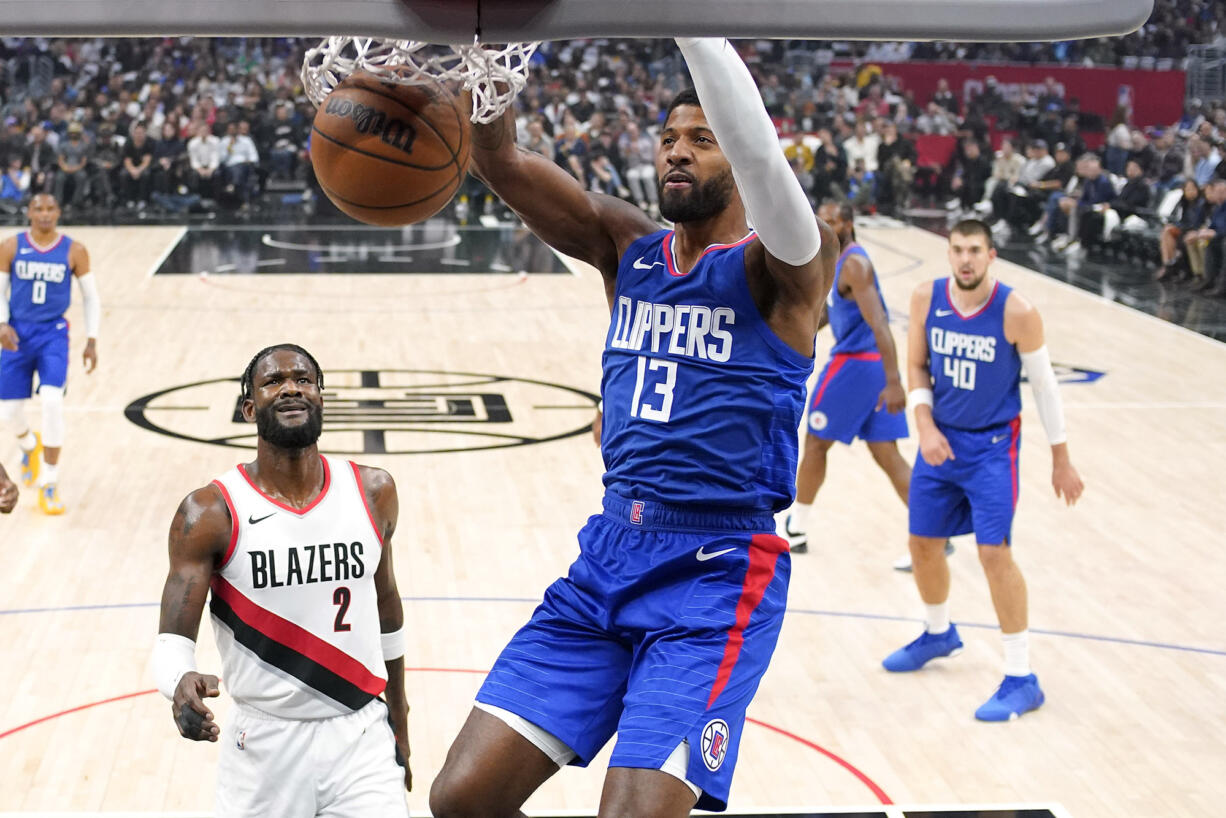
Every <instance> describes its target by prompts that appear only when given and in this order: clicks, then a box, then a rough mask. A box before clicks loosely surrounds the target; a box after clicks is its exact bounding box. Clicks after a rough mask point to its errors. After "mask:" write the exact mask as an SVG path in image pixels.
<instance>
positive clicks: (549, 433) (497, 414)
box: [124, 369, 599, 455]
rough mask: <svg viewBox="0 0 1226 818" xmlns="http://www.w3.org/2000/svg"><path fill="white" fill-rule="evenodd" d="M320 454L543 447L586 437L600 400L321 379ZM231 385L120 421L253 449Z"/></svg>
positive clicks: (475, 386) (557, 388)
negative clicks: (568, 439)
mask: <svg viewBox="0 0 1226 818" xmlns="http://www.w3.org/2000/svg"><path fill="white" fill-rule="evenodd" d="M324 383H325V385H326V387H327V388H326V389H325V390H324V396H323V397H324V425H323V435H322V436H321V437H320V439H319V447H320V449H321V450H322V451H324V452H326V453H328V454H338V455H360V454H437V453H441V452H464V451H479V450H483V449H502V448H508V447H511V446H526V445H529V444H532V443H546V442H549V441H551V440H560V439H562V438H565V437H572V436H574V435H580V434H584V433H585V432H588V431H590V430H591V425H592V418H593V416H594V414H595V411H596V403H597V401H598V400H599V395H594V394H592V393H590V392H586V391H584V390H582V389H576V388H574V387H570V386H564V385H562V384H554V383H548V382H546V381H537V380H531V379H528V378H514V377H509V376H505V375H490V374H479V373H472V372H445V371H440V370H426V369H340V370H332V369H330V370H327V371H325V373H324ZM241 403H242V401H241V398H240V396H239V379H238V378H218V379H216V380H209V381H197V382H196V383H189V384H184V385H182V386H174V387H170V388H168V389H162V390H160V391H158V392H153V393H151V394H148V395H145V396H143V397H140V398H137V399H136V400H134V401H132V403H130V404H129V405H128V406H127V407H126V408H125V409H124V415H125V416H126V417H127V418H128V420H130V421H132V422H133V423H135V424H136V425H137V426H140V427H141V428H142V429H148V430H149V431H151V432H157V433H158V434H162V435H166V436H168V437H174V438H179V439H181V440H191V441H195V442H197V443H207V444H210V445H213V446H230V447H233V448H237V449H255V447H256V430H255V424H254V423H247V422H245V421H244V420H243V417H242V413H241Z"/></svg>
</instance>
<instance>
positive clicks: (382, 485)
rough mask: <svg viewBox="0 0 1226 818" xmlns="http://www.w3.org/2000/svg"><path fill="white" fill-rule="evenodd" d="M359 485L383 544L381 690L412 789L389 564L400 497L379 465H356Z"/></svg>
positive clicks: (400, 640)
mask: <svg viewBox="0 0 1226 818" xmlns="http://www.w3.org/2000/svg"><path fill="white" fill-rule="evenodd" d="M358 469H359V470H360V472H361V478H362V489H363V491H364V492H365V493H366V502H367V503H368V504H369V505H370V508H371V513H372V517H373V518H374V523H375V525H376V526H377V527H378V529H379V535H380V540H381V542H382V545H383V550H382V555H381V556H380V558H379V567H378V568H376V569H375V592H376V593H377V594H378V598H379V631H380V633H381V635H382V641H383V661H384V663H385V664H386V666H387V687H386V688H385V689H384V691H383V695H384V698H385V699H387V709H388V713H389V715H390V717H391V720H392V732H393V733H395V735H396V747H397V749H399V750H400V754H401V755H402V756H403V757H404V786H405V789H407V790H412V789H413V773H412V768H411V767H410V765H409V700H408V695H407V694H406V693H405V688H404V644H405V639H404V605H403V604H402V603H401V601H400V590H399V589H398V588H397V586H396V572H395V570H394V568H393V567H392V534H394V533H395V531H396V521H397V518H398V517H399V516H400V498H399V497H398V496H397V495H396V483H395V481H393V480H392V476H391V475H390V474H388V473H387V472H385V471H384V470H383V469H375V468H370V467H369V466H358Z"/></svg>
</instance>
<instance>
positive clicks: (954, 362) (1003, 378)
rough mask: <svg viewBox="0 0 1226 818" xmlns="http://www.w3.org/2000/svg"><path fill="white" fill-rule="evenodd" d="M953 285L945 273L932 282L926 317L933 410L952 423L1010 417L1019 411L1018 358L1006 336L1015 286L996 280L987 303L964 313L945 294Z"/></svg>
mask: <svg viewBox="0 0 1226 818" xmlns="http://www.w3.org/2000/svg"><path fill="white" fill-rule="evenodd" d="M952 286H953V281H952V279H949V278H938V279H937V280H936V281H934V282H932V304H931V305H930V306H929V308H928V318H927V320H926V321H925V322H924V332H925V333H926V334H927V336H928V372H929V374H930V375H931V376H932V396H933V406H932V416H933V418H934V419H935V420H936V422H937V423H939V424H941V425H942V426H950V427H953V428H955V429H968V430H974V429H987V428H990V427H993V426H999V425H1000V424H1002V423H1008V422H1009V421H1011V420H1013V419H1014V418H1015V417H1017V416H1018V414H1019V413H1020V412H1021V411H1022V396H1021V390H1020V388H1019V384H1020V383H1021V373H1022V359H1021V356H1019V355H1018V353H1017V347H1015V346H1014V345H1013V344H1011V343H1009V342H1008V341H1007V340H1006V339H1005V302H1007V301H1008V300H1009V293H1011V292H1012V291H1013V290H1012V289H1011V288H1010V287H1006V286H1005V285H1004V284H1001V283H1000V282H999V281H997V282H996V284H995V286H994V287H993V289H992V294H991V295H990V296H988V300H987V303H985V304H984V305H983V306H982V307H980V308H979V309H978V310H977V311H976V312H974V313H971V314H969V315H963V314H962V313H960V312H958V308H957V307H955V306H954V304H953V300H952V299H951V298H950V296H949V289H950V287H952Z"/></svg>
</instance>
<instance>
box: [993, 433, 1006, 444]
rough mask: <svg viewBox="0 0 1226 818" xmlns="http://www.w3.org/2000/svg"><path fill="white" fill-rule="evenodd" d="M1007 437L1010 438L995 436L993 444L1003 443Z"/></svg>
mask: <svg viewBox="0 0 1226 818" xmlns="http://www.w3.org/2000/svg"><path fill="white" fill-rule="evenodd" d="M1006 437H1008V435H995V436H994V437H993V438H992V442H993V443H999V442H1001V441H1002V440H1004V439H1005V438H1006Z"/></svg>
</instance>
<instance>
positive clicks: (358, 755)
mask: <svg viewBox="0 0 1226 818" xmlns="http://www.w3.org/2000/svg"><path fill="white" fill-rule="evenodd" d="M220 742H221V756H220V758H219V759H218V764H217V818H271V817H272V816H275V817H276V818H315V816H327V818H407V816H408V814H409V809H408V807H407V806H406V804H405V789H404V768H403V767H401V766H400V765H399V764H397V763H396V740H395V737H394V735H393V734H392V727H391V724H389V723H388V720H387V705H385V704H384V703H383V702H382V701H380V700H378V699H375V700H374V701H372V702H371V703H370V704H368V705H366V706H365V707H363V708H362V709H361V710H358V711H356V712H354V713H350V714H349V715H347V716H336V717H335V718H331V719H316V720H299V719H281V718H277V717H275V716H270V715H268V714H267V713H263V712H260V711H258V710H253V709H252V708H250V707H244V706H243V705H240V704H236V705H235V707H234V710H233V712H232V714H231V717H230V719H229V723H228V724H227V725H226V727H225V729H223V730H222V732H221V738H220Z"/></svg>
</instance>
